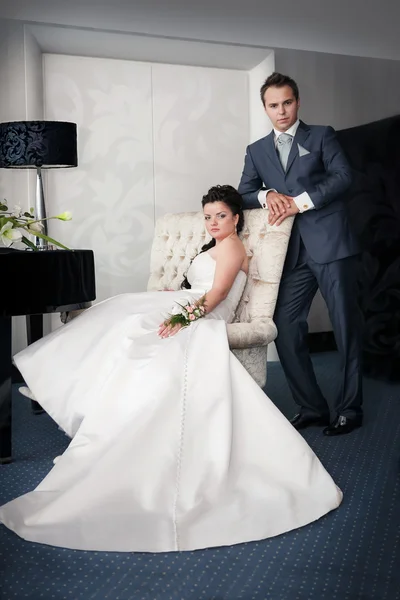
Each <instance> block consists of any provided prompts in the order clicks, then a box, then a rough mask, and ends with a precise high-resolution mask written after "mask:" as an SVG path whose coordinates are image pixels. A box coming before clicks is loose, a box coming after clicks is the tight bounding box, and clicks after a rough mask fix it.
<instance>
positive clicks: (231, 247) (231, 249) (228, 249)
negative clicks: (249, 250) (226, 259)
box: [215, 236, 246, 256]
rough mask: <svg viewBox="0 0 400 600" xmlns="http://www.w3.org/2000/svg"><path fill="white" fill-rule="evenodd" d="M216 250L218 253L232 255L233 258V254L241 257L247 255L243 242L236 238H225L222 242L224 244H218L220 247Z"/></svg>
mask: <svg viewBox="0 0 400 600" xmlns="http://www.w3.org/2000/svg"><path fill="white" fill-rule="evenodd" d="M215 250H216V253H221V254H230V255H231V256H232V254H234V255H241V256H244V255H246V250H245V247H244V245H243V242H242V241H241V240H240V239H239V238H238V237H236V236H235V237H227V238H225V239H224V240H222V242H220V244H218V247H217V248H215Z"/></svg>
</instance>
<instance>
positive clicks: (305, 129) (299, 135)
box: [278, 121, 310, 175]
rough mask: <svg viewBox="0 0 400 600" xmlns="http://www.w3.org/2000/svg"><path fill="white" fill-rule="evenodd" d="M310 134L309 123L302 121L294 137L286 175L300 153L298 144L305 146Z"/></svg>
mask: <svg viewBox="0 0 400 600" xmlns="http://www.w3.org/2000/svg"><path fill="white" fill-rule="evenodd" d="M309 135H310V128H309V126H308V125H306V124H305V123H303V121H300V123H299V126H298V128H297V131H296V135H295V136H294V138H293V143H292V147H291V148H290V152H289V157H288V162H287V165H286V175H287V174H288V173H289V169H290V167H291V166H292V164H293V161H294V159H295V158H296V156H298V154H299V150H298V148H297V144H300V146H303V143H304V142H305V141H306V139H307V138H308V136H309ZM278 160H279V159H278Z"/></svg>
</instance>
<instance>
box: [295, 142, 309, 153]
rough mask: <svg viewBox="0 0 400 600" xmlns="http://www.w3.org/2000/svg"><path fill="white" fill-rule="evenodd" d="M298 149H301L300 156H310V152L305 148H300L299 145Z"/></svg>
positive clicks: (298, 145)
mask: <svg viewBox="0 0 400 600" xmlns="http://www.w3.org/2000/svg"><path fill="white" fill-rule="evenodd" d="M297 147H298V149H299V156H306V154H310V153H309V151H308V150H306V149H305V148H303V146H300V144H297Z"/></svg>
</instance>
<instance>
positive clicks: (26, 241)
mask: <svg viewBox="0 0 400 600" xmlns="http://www.w3.org/2000/svg"><path fill="white" fill-rule="evenodd" d="M21 242H23V243H24V244H25V245H26V246H29V248H32V250H36V251H37V247H36V246H35V244H34V243H33V242H31V240H28V238H27V237H25V236H24V235H23V236H22V239H21Z"/></svg>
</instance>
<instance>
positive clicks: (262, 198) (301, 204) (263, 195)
mask: <svg viewBox="0 0 400 600" xmlns="http://www.w3.org/2000/svg"><path fill="white" fill-rule="evenodd" d="M299 124H300V121H299V119H297V121H296V123H293V125H292V126H291V127H289V129H287V130H286V131H278V130H277V129H275V127H274V134H275V148H276V144H277V140H278V137H279V136H280V135H281V133H288V134H289V135H291V136H292V137H293V138H294V136H295V135H296V131H297V128H298V126H299ZM276 191H277V190H275V189H273V188H270V189H268V190H260V191H259V192H258V201H259V203H260V204H261V206H262V208H268V205H267V202H266V200H267V194H268V192H276ZM293 202H295V204H296V206H297V208H298V209H299V212H301V213H302V212H305V211H306V210H311V209H312V208H315V206H314V203H313V201H312V200H311V198H310V196H309V195H308V194H307V192H303V193H302V194H300V195H299V196H295V197H294V198H293Z"/></svg>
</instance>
